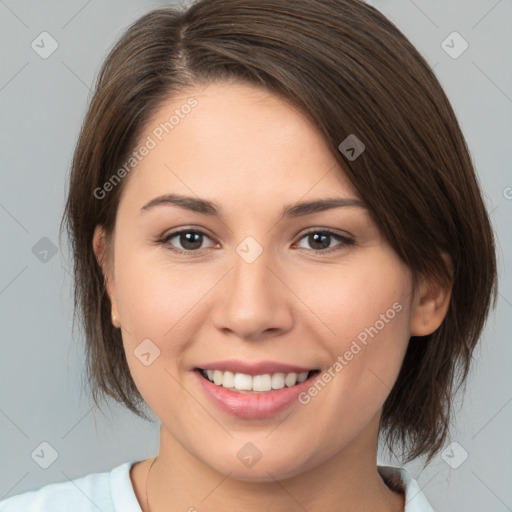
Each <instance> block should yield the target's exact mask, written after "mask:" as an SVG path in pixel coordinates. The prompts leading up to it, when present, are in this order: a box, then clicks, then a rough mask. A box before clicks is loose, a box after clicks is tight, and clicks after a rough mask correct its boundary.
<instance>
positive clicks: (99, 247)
mask: <svg viewBox="0 0 512 512" xmlns="http://www.w3.org/2000/svg"><path fill="white" fill-rule="evenodd" d="M92 246H93V251H94V255H95V256H96V260H97V261H98V264H99V265H100V267H101V270H102V272H103V281H104V283H105V289H106V291H107V293H108V296H109V298H110V302H111V303H112V313H113V314H114V315H116V316H118V315H117V307H116V304H115V287H114V280H113V275H112V274H113V272H112V270H111V268H110V267H111V264H110V262H109V261H108V254H107V237H106V234H105V230H104V229H103V227H102V226H99V225H98V226H96V227H95V229H94V234H93V237H92Z"/></svg>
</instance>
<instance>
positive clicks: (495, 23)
mask: <svg viewBox="0 0 512 512" xmlns="http://www.w3.org/2000/svg"><path fill="white" fill-rule="evenodd" d="M164 3H165V2H149V1H144V0H128V1H127V0H123V1H121V0H108V1H105V0H103V1H99V0H89V1H87V0H71V1H70V0H68V1H66V2H64V1H61V2H59V1H44V2H36V1H24V0H18V1H15V0H0V42H1V44H0V56H1V60H0V62H1V70H0V108H1V115H2V117H1V119H2V124H1V131H0V148H1V149H0V154H1V155H2V164H1V178H2V185H1V192H0V226H1V230H2V234H1V237H2V246H3V249H2V252H1V254H2V256H1V258H2V259H1V265H0V312H1V313H0V314H1V319H2V324H1V332H2V336H3V338H2V357H1V361H0V365H1V367H0V375H1V377H0V378H1V390H2V392H1V396H0V432H1V437H0V439H1V443H0V450H1V452H0V460H1V462H2V469H1V476H0V499H4V498H6V497H8V496H11V495H14V494H18V493H21V492H24V491H26V490H31V489H36V488H39V487H41V486H42V485H45V484H48V483H53V482H61V481H66V480H67V479H72V478H76V477H79V476H83V475H85V474H87V473H90V472H97V471H107V470H110V469H112V468H113V467H114V466H116V465H118V464H121V463H122V462H125V461H129V460H141V459H143V458H147V457H150V456H153V455H154V454H156V453H157V451H158V433H159V431H158V422H157V421H155V423H154V424H150V423H146V422H143V421H142V420H140V419H138V418H137V417H135V416H134V415H132V414H131V413H129V412H127V411H125V410H124V409H123V408H122V407H121V406H118V405H116V404H114V403H111V404H110V409H109V408H108V407H106V408H105V414H102V413H101V412H100V411H98V409H97V408H96V407H94V406H93V405H92V400H91V399H90V398H89V396H88V395H87V392H86V389H87V388H85V387H84V357H83V345H82V338H81V336H75V337H74V338H73V337H72V329H71V322H72V309H71V304H72V302H71V286H72V281H71V275H70V273H69V270H70V268H71V262H70V261H69V259H68V257H67V248H66V247H65V246H60V245H59V238H58V229H59V222H60V218H61V214H62V210H63V207H64V201H65V191H66V184H67V175H68V170H69V165H70V161H71V156H72V152H73V148H74V144H75V142H76V138H77V135H78V131H79V128H80V125H81V121H82V118H83V115H84V114H85V111H86V107H87V105H88V102H89V100H90V97H91V94H92V91H91V88H92V86H93V83H94V80H95V77H96V74H97V72H98V70H99V67H100V65H101V62H102V61H103V59H104V58H105V56H106V54H107V52H108V50H109V48H110V47H111V45H112V44H113V43H114V41H115V40H116V39H117V38H118V37H119V36H120V34H121V32H122V30H123V29H124V28H125V27H126V26H127V25H128V24H129V23H130V22H132V21H133V20H135V19H136V18H138V17H139V16H140V15H142V14H143V13H145V12H146V11H148V10H150V9H151V8H154V7H158V6H159V5H163V4H164ZM369 3H372V4H373V5H374V6H375V7H376V8H378V9H379V10H381V11H382V12H383V13H384V14H385V15H386V16H388V17H389V18H390V19H391V20H392V21H394V22H395V23H396V24H397V26H398V27H399V28H400V29H401V30H402V31H403V32H404V33H405V35H406V36H408V37H409V38H410V40H411V41H412V42H413V43H414V44H415V45H416V47H417V48H418V49H419V51H420V52H421V53H422V54H423V55H424V56H425V58H426V59H427V61H428V62H429V63H430V64H431V66H433V67H434V71H435V73H436V74H437V76H438V77H439V80H440V81H441V83H442V85H443V86H444V88H445V90H446V92H447V94H448V97H449V98H450V100H451V102H452V105H453V107H454V110H455V112H456V114H457V116H458V118H459V120H460V123H461V125H462V129H463V131H464V134H465V136H466V138H467V142H468V145H469V147H470V150H471V154H472V157H473V160H474V162H475V164H476V168H477V172H478V174H479V177H480V180H481V184H482V188H483V191H484V196H485V200H486V203H487V205H488V208H489V211H490V212H491V217H492V222H493V224H494V227H495V230H496V232H497V234H498V238H499V245H498V257H499V273H500V295H499V303H498V306H497V309H496V311H495V313H494V314H493V315H492V316H491V318H490V319H489V322H488V324H487V327H486V329H485V332H484V335H483V337H482V342H481V344H480V347H479V349H478V350H477V352H476V357H475V359H476V364H475V366H474V369H473V372H472V374H471V376H470V379H469V384H468V390H467V392H466V394H465V396H464V400H463V401H462V400H460V399H459V401H458V404H457V408H456V416H455V421H454V426H453V432H452V438H451V439H450V440H449V441H448V443H447V450H446V451H445V452H444V459H443V457H442V456H439V457H437V458H436V459H435V460H434V461H433V462H432V463H431V464H430V465H429V466H428V467H427V468H425V469H422V466H421V461H416V462H414V463H411V464H408V465H406V467H407V468H408V469H409V471H410V472H411V473H412V475H413V476H414V477H415V478H417V480H418V482H419V484H420V486H421V487H422V488H423V490H424V492H425V493H426V495H427V496H428V498H429V500H430V501H431V503H432V505H433V506H434V508H435V509H436V511H437V512H442V511H450V512H457V511H461V512H477V511H484V510H485V511H486V512H505V511H507V510H512V485H510V483H511V481H512V470H511V467H512V443H511V442H510V431H511V426H512V386H511V378H510V367H511V363H512V357H511V355H512V345H511V344H510V334H509V333H510V329H511V328H512V320H511V319H512V280H511V279H512V278H511V275H510V272H507V262H508V261H509V260H510V249H511V247H512V240H511V238H512V237H511V230H510V224H511V220H512V215H511V213H512V173H511V172H510V171H511V165H512V152H511V146H512V144H511V142H512V141H511V135H512V65H511V55H512V51H511V50H512V31H511V30H510V27H511V26H512V2H511V0H499V1H498V0H479V1H476V0H473V1H467V0H450V1H446V0H444V1H441V0H435V1H434V0H414V1H413V0H395V1H393V2H388V1H384V0H374V1H373V2H369ZM43 31H46V32H49V33H50V34H51V36H52V37H53V38H54V39H55V40H56V41H57V43H58V48H57V50H56V51H55V52H54V53H53V54H52V55H51V56H49V57H48V58H47V59H43V58H41V57H40V56H39V54H38V53H36V52H35V51H34V50H33V49H32V47H31V43H32V41H34V40H35V39H36V38H37V37H38V36H39V34H41V32H43ZM453 31H457V32H458V33H459V34H460V35H461V36H462V37H463V38H464V39H465V40H466V41H467V42H468V44H469V47H468V49H467V50H466V51H465V52H464V53H462V54H461V55H460V56H459V57H458V58H452V57H450V56H449V55H448V54H447V53H446V52H445V50H444V49H443V47H442V46H441V44H442V42H443V41H444V40H445V39H446V38H447V36H448V35H449V34H451V33H452V32H453ZM448 41H450V39H448ZM449 44H450V45H452V46H454V49H455V51H456V50H457V49H459V48H461V46H460V41H455V42H454V43H453V44H452V43H451V42H449ZM48 47H49V45H48V44H47V45H46V48H48ZM452 51H453V50H452ZM426 121H427V122H428V120H426ZM420 164H421V163H420ZM507 222H508V223H507ZM41 239H43V240H42V241H41ZM63 243H64V242H63ZM52 248H54V251H56V254H55V255H53V254H52ZM45 251H47V252H45ZM42 442H47V443H49V444H50V445H51V446H52V447H53V448H54V449H55V450H56V451H57V452H58V458H57V459H56V460H55V462H54V463H53V464H52V465H51V466H50V467H49V468H48V469H43V468H41V467H40V466H39V465H38V464H36V462H35V460H34V459H33V458H32V457H31V454H32V453H33V452H34V450H36V452H37V451H40V444H41V443H42ZM452 442H456V443H458V444H457V445H451V446H450V447H448V445H449V444H450V443H452ZM47 453H48V450H47ZM466 454H467V459H466V460H464V458H465V457H466ZM382 457H383V458H382V462H389V461H388V460H387V459H386V458H385V457H384V455H383V456H382ZM34 458H36V457H34ZM445 459H446V460H447V461H449V462H450V464H449V463H448V462H446V461H445ZM391 462H392V463H397V461H396V460H393V459H391ZM457 466H458V467H457Z"/></svg>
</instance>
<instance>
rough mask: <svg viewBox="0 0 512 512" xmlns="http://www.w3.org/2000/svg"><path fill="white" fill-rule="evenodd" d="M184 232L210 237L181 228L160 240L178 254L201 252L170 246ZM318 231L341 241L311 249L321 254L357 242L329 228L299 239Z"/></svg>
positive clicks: (198, 231) (193, 230) (308, 233)
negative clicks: (333, 245)
mask: <svg viewBox="0 0 512 512" xmlns="http://www.w3.org/2000/svg"><path fill="white" fill-rule="evenodd" d="M183 233H194V234H197V235H204V236H206V237H207V238H210V237H209V236H208V235H207V234H206V233H204V232H203V231H200V230H197V229H181V230H178V231H173V232H172V233H169V234H168V235H166V236H164V237H163V238H162V239H161V240H159V241H158V242H159V243H161V244H163V245H167V246H168V249H169V250H170V251H172V252H174V253H177V254H183V255H191V254H194V253H198V252H200V249H197V250H188V251H187V250H183V249H177V248H175V247H171V246H170V243H169V241H170V240H172V239H173V238H175V237H177V236H179V235H181V234H183ZM318 233H320V234H322V235H328V236H331V237H333V238H335V239H337V240H338V241H340V242H341V244H340V245H338V246H337V247H334V248H332V247H331V248H328V249H311V251H313V252H314V253H315V254H319V255H324V254H330V253H332V252H337V251H340V250H341V249H343V248H344V247H350V246H352V245H354V244H355V241H354V240H353V239H351V238H349V237H346V236H343V235H340V234H338V233H335V232H334V231H330V230H329V229H315V230H311V231H308V232H306V233H304V234H303V235H302V236H301V237H300V238H299V241H300V240H302V239H303V238H305V237H307V236H309V235H311V234H318Z"/></svg>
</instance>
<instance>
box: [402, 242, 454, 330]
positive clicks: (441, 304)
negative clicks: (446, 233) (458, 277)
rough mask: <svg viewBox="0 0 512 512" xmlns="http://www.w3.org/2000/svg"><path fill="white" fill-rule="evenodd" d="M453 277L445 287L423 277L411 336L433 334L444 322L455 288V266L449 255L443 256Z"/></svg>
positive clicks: (412, 315)
mask: <svg viewBox="0 0 512 512" xmlns="http://www.w3.org/2000/svg"><path fill="white" fill-rule="evenodd" d="M441 255H442V257H443V259H444V261H445V263H446V265H447V267H448V269H449V271H450V275H451V280H450V284H449V285H448V286H443V285H442V284H441V283H439V282H438V281H437V280H435V279H434V278H426V277H425V276H421V279H420V282H419V284H418V287H417V289H416V290H415V296H414V301H413V307H412V311H411V336H426V335H428V334H431V333H433V332H434V331H435V330H436V329H437V328H438V327H439V326H440V325H441V323H442V322H443V320H444V318H445V316H446V313H447V311H448V307H449V306H450V298H451V294H452V288H453V265H452V261H451V258H450V256H449V255H448V254H446V253H444V252H443V253H442V254H441Z"/></svg>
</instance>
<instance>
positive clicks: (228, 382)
mask: <svg viewBox="0 0 512 512" xmlns="http://www.w3.org/2000/svg"><path fill="white" fill-rule="evenodd" d="M234 381H235V375H234V374H233V372H224V377H223V378H222V385H223V386H224V387H225V388H233V387H234Z"/></svg>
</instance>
